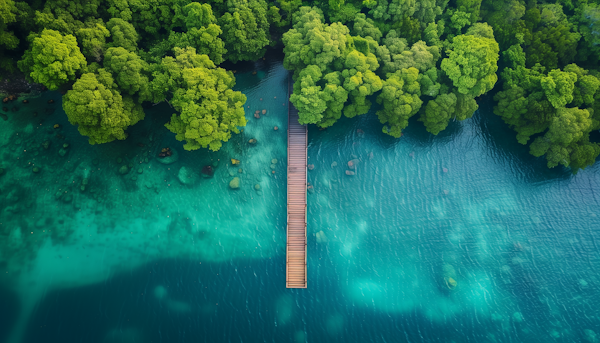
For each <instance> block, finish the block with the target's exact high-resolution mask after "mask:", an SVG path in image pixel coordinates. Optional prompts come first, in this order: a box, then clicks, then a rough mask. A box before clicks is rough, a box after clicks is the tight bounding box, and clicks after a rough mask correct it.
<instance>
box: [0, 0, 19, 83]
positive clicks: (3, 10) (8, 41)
mask: <svg viewBox="0 0 600 343" xmlns="http://www.w3.org/2000/svg"><path fill="white" fill-rule="evenodd" d="M16 13H17V7H16V6H15V4H14V2H13V1H12V0H0V68H1V69H8V70H12V69H13V68H14V67H13V66H14V64H13V63H14V62H12V60H11V59H10V58H9V57H7V56H5V54H4V50H5V49H6V50H12V49H15V48H16V47H17V46H18V45H19V39H18V38H17V37H16V36H15V34H14V33H13V32H12V31H8V25H9V24H11V23H14V22H15V21H16V18H17V16H16ZM0 79H1V77H0Z"/></svg>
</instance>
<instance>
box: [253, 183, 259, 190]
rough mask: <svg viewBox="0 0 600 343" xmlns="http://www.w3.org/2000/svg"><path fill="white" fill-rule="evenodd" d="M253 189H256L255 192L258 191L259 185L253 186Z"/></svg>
mask: <svg viewBox="0 0 600 343" xmlns="http://www.w3.org/2000/svg"><path fill="white" fill-rule="evenodd" d="M254 189H256V190H257V191H258V190H260V185H259V184H258V183H257V184H256V185H254Z"/></svg>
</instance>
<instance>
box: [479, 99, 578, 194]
mask: <svg viewBox="0 0 600 343" xmlns="http://www.w3.org/2000/svg"><path fill="white" fill-rule="evenodd" d="M493 105H494V104H493V100H492V97H490V96H484V97H482V98H481V100H480V101H479V108H480V110H478V111H477V112H476V113H475V115H473V118H472V119H471V120H473V121H474V124H475V127H477V128H478V129H479V130H480V132H481V135H482V137H483V141H484V142H485V144H486V145H487V151H493V152H494V154H495V156H494V157H496V158H497V159H498V160H499V161H502V162H503V163H504V164H505V165H506V166H507V169H510V170H511V171H512V172H513V173H514V174H515V176H516V177H517V178H519V179H522V180H524V181H526V182H529V183H539V182H546V181H550V180H568V179H570V178H571V177H572V176H573V174H572V172H571V170H570V169H569V168H565V167H563V166H562V165H559V166H557V167H554V168H548V166H547V165H546V159H545V158H544V157H540V158H537V157H535V156H533V155H531V154H530V153H529V146H528V145H522V144H520V143H519V142H517V139H516V132H515V131H514V130H512V129H511V128H510V127H509V126H508V125H507V124H506V123H504V122H503V121H502V118H500V117H499V116H497V115H495V114H494V113H493Z"/></svg>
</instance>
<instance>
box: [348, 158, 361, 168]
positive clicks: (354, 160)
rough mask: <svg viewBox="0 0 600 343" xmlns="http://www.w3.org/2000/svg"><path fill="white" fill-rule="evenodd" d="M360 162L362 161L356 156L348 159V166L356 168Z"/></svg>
mask: <svg viewBox="0 0 600 343" xmlns="http://www.w3.org/2000/svg"><path fill="white" fill-rule="evenodd" d="M358 162H360V160H359V159H357V158H354V159H352V160H350V161H348V168H350V169H354V168H355V167H356V165H357V164H358Z"/></svg>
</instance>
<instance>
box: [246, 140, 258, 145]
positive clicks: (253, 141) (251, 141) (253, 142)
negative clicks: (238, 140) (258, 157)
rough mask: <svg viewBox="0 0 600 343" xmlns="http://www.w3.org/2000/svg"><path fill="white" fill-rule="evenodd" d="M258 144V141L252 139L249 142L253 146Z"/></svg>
mask: <svg viewBox="0 0 600 343" xmlns="http://www.w3.org/2000/svg"><path fill="white" fill-rule="evenodd" d="M256 142H257V141H256V139H254V138H252V139H251V140H249V141H248V143H250V144H253V145H254V144H256Z"/></svg>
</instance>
